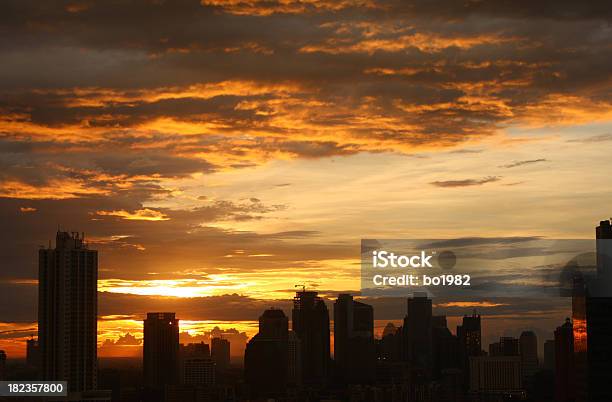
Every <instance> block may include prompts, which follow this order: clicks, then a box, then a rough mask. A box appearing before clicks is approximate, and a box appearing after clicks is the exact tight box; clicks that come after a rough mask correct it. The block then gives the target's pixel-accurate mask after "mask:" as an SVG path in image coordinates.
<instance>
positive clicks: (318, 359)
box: [291, 290, 330, 385]
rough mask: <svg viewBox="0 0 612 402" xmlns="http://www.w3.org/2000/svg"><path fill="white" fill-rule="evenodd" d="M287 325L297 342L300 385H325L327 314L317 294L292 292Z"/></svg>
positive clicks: (327, 343)
mask: <svg viewBox="0 0 612 402" xmlns="http://www.w3.org/2000/svg"><path fill="white" fill-rule="evenodd" d="M291 323H292V327H293V331H294V332H295V333H296V335H297V336H298V338H299V339H300V346H301V353H300V354H301V360H302V380H303V383H304V385H315V384H322V383H325V382H326V380H327V376H328V373H329V364H330V347H329V312H328V310H327V306H326V305H325V302H324V301H323V299H321V298H320V297H318V296H317V292H312V291H306V290H303V291H301V292H297V293H296V296H295V297H294V298H293V311H292V320H291Z"/></svg>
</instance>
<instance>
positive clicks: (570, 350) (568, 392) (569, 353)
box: [555, 318, 576, 402]
mask: <svg viewBox="0 0 612 402" xmlns="http://www.w3.org/2000/svg"><path fill="white" fill-rule="evenodd" d="M574 367H575V365H574V333H573V328H572V322H571V321H570V319H569V318H568V319H567V320H565V324H563V325H562V326H560V327H557V329H556V330H555V401H556V402H571V401H575V398H576V389H575V384H576V383H575V380H576V378H575V372H574Z"/></svg>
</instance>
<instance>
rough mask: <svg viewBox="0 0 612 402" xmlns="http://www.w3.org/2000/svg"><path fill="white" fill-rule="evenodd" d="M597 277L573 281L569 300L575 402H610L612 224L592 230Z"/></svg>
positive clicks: (611, 380)
mask: <svg viewBox="0 0 612 402" xmlns="http://www.w3.org/2000/svg"><path fill="white" fill-rule="evenodd" d="M595 235H596V247H597V276H596V278H593V279H591V278H588V277H587V278H584V277H578V278H575V282H574V284H575V286H574V294H573V298H572V316H573V330H574V368H575V371H576V400H577V401H578V402H582V401H589V402H600V401H610V400H612V387H610V384H611V383H612V366H611V365H610V364H609V362H610V345H612V318H611V317H612V224H611V222H610V221H608V220H605V221H601V222H600V224H599V226H597V227H596V229H595Z"/></svg>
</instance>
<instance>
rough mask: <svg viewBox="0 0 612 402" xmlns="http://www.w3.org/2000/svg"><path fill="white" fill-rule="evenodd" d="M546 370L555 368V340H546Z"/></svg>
mask: <svg viewBox="0 0 612 402" xmlns="http://www.w3.org/2000/svg"><path fill="white" fill-rule="evenodd" d="M544 370H548V371H554V370H555V340H554V339H547V340H545V341H544Z"/></svg>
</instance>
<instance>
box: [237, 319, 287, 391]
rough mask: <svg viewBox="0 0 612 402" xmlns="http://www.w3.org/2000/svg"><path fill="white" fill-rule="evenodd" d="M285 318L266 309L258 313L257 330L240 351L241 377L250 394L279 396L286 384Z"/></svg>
mask: <svg viewBox="0 0 612 402" xmlns="http://www.w3.org/2000/svg"><path fill="white" fill-rule="evenodd" d="M288 338H289V319H288V318H287V316H286V315H285V313H283V311H282V310H277V309H269V310H266V311H265V312H264V313H263V314H262V315H261V317H259V332H258V333H257V335H255V336H254V337H253V338H251V340H250V341H249V342H248V344H247V346H246V350H245V354H244V370H245V379H246V382H247V384H248V386H249V393H250V396H251V397H252V398H262V397H267V398H274V397H278V396H281V395H282V394H283V393H284V392H285V390H286V388H287V373H288V368H289V356H288V347H289V345H288Z"/></svg>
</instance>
